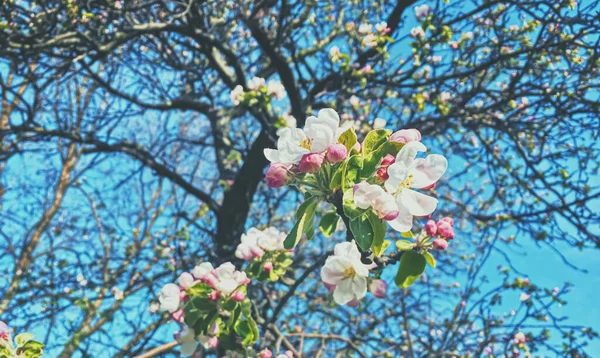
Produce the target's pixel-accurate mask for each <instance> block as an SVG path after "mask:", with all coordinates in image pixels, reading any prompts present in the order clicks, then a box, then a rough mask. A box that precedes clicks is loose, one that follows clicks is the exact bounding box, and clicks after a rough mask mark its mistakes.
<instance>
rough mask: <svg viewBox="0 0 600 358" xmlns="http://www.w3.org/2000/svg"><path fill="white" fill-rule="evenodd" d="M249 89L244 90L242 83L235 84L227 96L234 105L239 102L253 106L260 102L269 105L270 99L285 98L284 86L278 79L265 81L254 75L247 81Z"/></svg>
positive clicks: (237, 104)
mask: <svg viewBox="0 0 600 358" xmlns="http://www.w3.org/2000/svg"><path fill="white" fill-rule="evenodd" d="M248 89H249V91H245V90H244V87H243V86H242V85H237V86H235V87H234V88H233V89H232V90H231V93H230V94H229V98H230V99H231V102H232V103H233V104H234V105H235V106H239V105H240V104H243V105H246V106H249V107H251V106H255V105H257V104H262V105H265V106H269V105H270V103H271V99H273V98H276V99H278V100H282V99H284V98H285V95H286V92H285V87H284V86H283V85H282V84H281V82H279V81H275V80H271V81H269V82H268V83H266V81H265V79H264V78H262V77H254V78H252V79H251V80H250V81H249V82H248Z"/></svg>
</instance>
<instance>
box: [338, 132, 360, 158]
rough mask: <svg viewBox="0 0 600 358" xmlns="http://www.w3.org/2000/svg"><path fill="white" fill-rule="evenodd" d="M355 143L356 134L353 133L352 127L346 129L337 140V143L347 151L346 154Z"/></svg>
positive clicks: (356, 139)
mask: <svg viewBox="0 0 600 358" xmlns="http://www.w3.org/2000/svg"><path fill="white" fill-rule="evenodd" d="M357 141H358V138H357V137H356V133H354V127H350V128H348V129H347V130H346V131H345V132H344V133H342V134H341V135H340V137H339V138H338V143H341V144H343V145H344V146H345V147H346V149H348V153H350V151H351V150H352V148H353V147H354V145H355V144H356V142H357Z"/></svg>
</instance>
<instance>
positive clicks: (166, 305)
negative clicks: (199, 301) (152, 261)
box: [158, 283, 180, 313]
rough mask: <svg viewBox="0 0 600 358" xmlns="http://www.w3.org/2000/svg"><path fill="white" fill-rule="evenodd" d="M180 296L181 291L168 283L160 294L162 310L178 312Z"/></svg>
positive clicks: (159, 299)
mask: <svg viewBox="0 0 600 358" xmlns="http://www.w3.org/2000/svg"><path fill="white" fill-rule="evenodd" d="M179 294H180V290H179V287H178V286H177V285H176V284H174V283H168V284H166V285H164V286H163V288H162V290H161V291H160V293H159V294H158V301H159V302H160V309H161V310H165V311H169V312H171V313H173V312H175V311H177V309H178V308H179Z"/></svg>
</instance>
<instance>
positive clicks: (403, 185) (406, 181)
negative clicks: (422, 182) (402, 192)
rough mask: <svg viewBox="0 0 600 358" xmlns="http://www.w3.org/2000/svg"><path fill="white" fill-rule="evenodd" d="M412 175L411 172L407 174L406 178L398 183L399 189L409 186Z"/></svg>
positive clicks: (411, 181)
mask: <svg viewBox="0 0 600 358" xmlns="http://www.w3.org/2000/svg"><path fill="white" fill-rule="evenodd" d="M414 181H415V180H414V177H413V175H412V174H409V175H408V177H407V178H406V179H404V181H403V182H402V183H400V185H398V188H399V189H402V188H410V186H411V184H412V183H413V182H414Z"/></svg>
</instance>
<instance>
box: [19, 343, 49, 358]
mask: <svg viewBox="0 0 600 358" xmlns="http://www.w3.org/2000/svg"><path fill="white" fill-rule="evenodd" d="M43 353H44V345H43V344H42V343H40V342H36V341H28V342H27V343H25V344H24V345H23V346H22V347H20V348H19V349H17V354H20V357H25V358H39V357H41V356H42V354H43Z"/></svg>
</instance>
